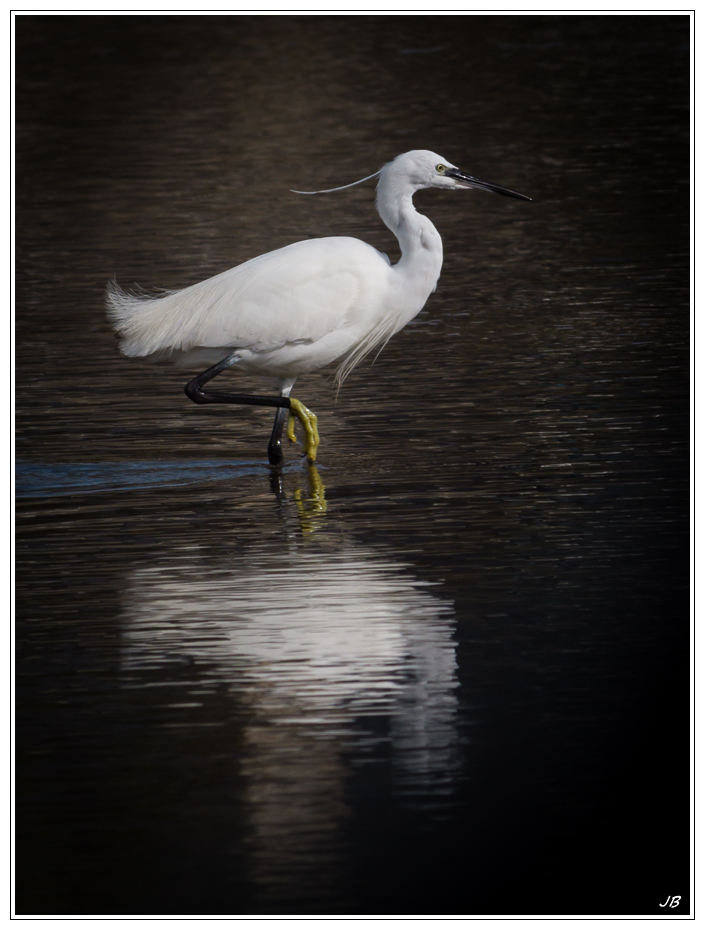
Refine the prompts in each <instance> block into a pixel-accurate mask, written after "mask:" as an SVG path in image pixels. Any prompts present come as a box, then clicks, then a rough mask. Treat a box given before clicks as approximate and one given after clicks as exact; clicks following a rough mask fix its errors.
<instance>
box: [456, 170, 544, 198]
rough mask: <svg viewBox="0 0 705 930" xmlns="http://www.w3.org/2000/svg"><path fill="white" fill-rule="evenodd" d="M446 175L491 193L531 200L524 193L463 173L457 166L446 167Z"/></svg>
mask: <svg viewBox="0 0 705 930" xmlns="http://www.w3.org/2000/svg"><path fill="white" fill-rule="evenodd" d="M445 175H446V177H449V178H455V179H456V181H462V182H463V184H467V185H468V187H476V188H477V189H478V190H481V191H492V193H493V194H502V196H503V197H514V199H515V200H531V197H527V196H526V194H518V193H517V192H516V191H511V190H509V188H508V187H501V186H500V185H499V184H493V183H492V182H491V181H483V180H482V178H474V177H472V175H470V174H463V172H462V171H458V169H457V168H446V170H445Z"/></svg>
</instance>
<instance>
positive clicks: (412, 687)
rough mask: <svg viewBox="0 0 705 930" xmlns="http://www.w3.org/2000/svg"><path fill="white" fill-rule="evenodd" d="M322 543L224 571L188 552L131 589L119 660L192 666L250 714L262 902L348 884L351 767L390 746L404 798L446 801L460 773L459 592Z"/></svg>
mask: <svg viewBox="0 0 705 930" xmlns="http://www.w3.org/2000/svg"><path fill="white" fill-rule="evenodd" d="M321 490H322V488H321ZM297 503H300V502H299V501H297ZM319 504H320V501H319ZM303 528H304V532H305V529H306V526H305V524H304V527H303ZM314 543H315V540H314V539H312V538H304V539H303V540H302V541H299V542H298V543H294V544H291V545H290V546H289V547H288V548H287V550H286V551H284V552H282V554H281V555H276V554H274V553H273V552H272V551H267V552H256V553H252V554H249V556H248V557H247V558H243V559H242V560H241V561H240V562H239V563H238V564H236V565H227V566H226V565H224V564H223V563H222V562H219V563H217V564H213V563H212V562H210V561H209V560H208V559H207V558H206V557H205V555H204V554H203V552H202V551H201V550H200V549H199V547H183V548H182V549H180V550H177V551H176V552H175V553H174V556H173V558H172V559H170V560H169V561H168V562H165V563H164V564H156V565H152V566H149V567H145V568H142V569H139V570H137V571H135V572H134V574H133V575H132V577H131V579H130V582H129V586H128V589H127V591H126V594H125V608H124V628H123V647H122V667H123V670H124V671H125V672H130V673H135V672H141V673H145V672H148V671H149V670H150V669H152V670H156V669H162V670H163V669H164V668H165V667H166V666H168V665H170V664H172V663H174V662H179V663H180V664H181V666H182V667H183V663H184V661H188V662H190V663H192V664H193V666H194V668H195V669H196V670H202V672H201V674H200V675H199V676H198V677H199V682H198V686H199V688H201V689H202V688H203V687H209V688H216V687H218V686H220V687H222V686H223V683H225V684H226V685H227V687H228V689H229V692H230V694H231V696H232V697H233V699H234V701H233V703H234V706H235V708H236V713H238V714H240V715H242V717H243V719H244V733H245V741H244V742H245V746H244V751H243V754H242V773H243V774H244V775H245V776H246V778H247V781H248V788H247V798H246V804H247V807H248V808H249V822H250V827H251V830H252V838H251V854H250V860H251V861H250V868H251V877H252V878H253V880H254V881H255V882H256V883H257V884H258V886H260V888H261V889H262V890H263V893H264V894H265V897H266V900H267V901H277V900H279V899H286V900H292V899H294V900H295V899H296V897H297V888H298V887H300V886H301V887H304V886H305V888H306V894H307V895H310V891H311V887H312V883H313V884H314V885H318V895H319V897H321V899H325V896H326V889H329V890H330V893H331V894H332V893H333V891H334V889H337V891H336V893H337V894H339V891H340V885H341V880H342V879H341V875H340V874H339V862H340V855H341V853H342V846H341V839H340V829H341V826H343V825H344V823H345V820H346V815H347V807H346V803H345V783H346V779H347V778H348V777H350V775H351V771H352V768H355V767H360V766H364V765H365V764H370V765H374V764H375V763H376V762H377V763H379V761H380V758H381V757H380V753H382V754H384V753H391V758H392V770H393V771H394V773H395V780H396V785H397V788H396V791H397V793H398V794H401V795H404V796H405V797H406V802H407V803H411V804H413V803H415V802H414V799H415V797H416V796H418V795H420V794H423V803H424V806H425V807H428V806H429V804H430V805H431V806H433V803H434V799H435V802H436V804H437V806H438V809H439V811H441V810H442V809H443V806H444V798H445V797H447V795H448V793H449V791H450V788H451V784H452V772H453V749H454V744H455V741H456V730H455V714H456V697H455V692H454V689H455V688H456V685H457V678H456V670H457V666H456V657H455V646H456V643H455V641H454V636H453V619H454V618H453V609H452V605H451V603H449V602H448V601H445V600H443V599H441V598H439V597H437V596H436V595H434V594H433V593H432V591H431V590H430V589H429V585H428V584H426V583H424V582H421V581H419V580H417V579H415V578H414V577H413V576H412V575H411V574H410V573H409V571H408V569H407V567H406V566H404V565H403V564H401V563H399V562H397V561H394V560H393V559H391V558H388V557H385V555H384V554H383V553H380V552H377V551H374V550H372V549H369V548H363V547H354V546H350V545H348V544H346V545H344V546H342V547H341V548H339V549H334V550H333V551H331V550H330V549H326V548H324V547H323V546H322V545H315V544H314ZM342 882H343V885H344V884H345V882H344V880H342Z"/></svg>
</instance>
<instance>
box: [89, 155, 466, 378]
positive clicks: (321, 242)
mask: <svg viewBox="0 0 705 930" xmlns="http://www.w3.org/2000/svg"><path fill="white" fill-rule="evenodd" d="M443 166H445V167H447V168H449V169H452V168H454V166H453V165H451V164H450V162H447V161H446V160H445V159H443V158H442V157H441V156H440V155H436V154H435V153H434V152H428V151H414V152H407V153H406V154H405V155H400V156H399V157H398V158H396V159H395V160H394V161H393V162H390V164H388V165H386V166H385V167H384V168H383V169H382V171H381V172H380V180H379V183H378V187H377V209H378V210H379V213H380V216H381V218H382V220H383V221H384V222H385V224H386V225H387V226H388V227H389V228H390V229H391V230H392V232H393V233H394V234H395V235H396V236H397V238H398V240H399V244H400V247H401V253H402V255H401V259H400V260H399V262H397V263H396V264H395V265H391V264H390V263H389V260H388V259H387V257H386V256H385V255H382V253H380V252H378V251H377V250H376V249H374V248H373V247H372V246H370V245H367V244H366V243H364V242H362V241H360V240H359V239H352V238H347V237H340V238H325V239H310V240H306V241H303V242H296V243H294V244H292V245H288V246H285V247H284V248H282V249H277V250H276V251H273V252H268V253H267V254H265V255H260V256H259V257H257V258H253V259H252V260H251V261H248V262H245V263H244V264H242V265H238V266H236V267H235V268H231V269H230V270H229V271H225V272H223V273H222V274H219V275H216V276H215V277H213V278H209V279H208V280H206V281H202V282H201V283H199V284H194V285H193V286H192V287H187V288H186V289H185V290H182V291H177V292H168V293H166V294H164V295H163V296H159V297H155V298H150V297H144V296H138V295H133V294H128V293H126V292H125V291H123V290H122V289H121V288H120V287H119V286H118V285H117V284H116V283H113V284H111V285H110V286H109V288H108V295H107V302H108V313H109V316H110V318H111V320H112V322H113V324H114V326H115V328H116V329H117V330H118V332H119V333H120V335H121V337H122V342H121V349H122V351H123V352H124V353H125V354H126V355H129V356H159V355H161V356H163V355H164V354H168V355H171V356H172V357H173V358H174V361H176V362H177V364H180V365H182V366H186V365H192V364H201V363H206V362H207V363H213V362H217V361H219V360H220V359H222V358H223V357H225V356H226V355H228V354H229V353H232V352H233V351H235V350H237V356H238V358H237V364H238V367H241V368H244V369H245V370H248V371H252V372H255V373H258V374H264V375H272V376H274V377H277V378H295V377H296V376H298V375H300V374H303V373H305V372H309V371H314V370H316V369H318V368H321V367H323V366H324V365H327V364H329V363H331V362H334V361H338V362H339V367H338V372H337V379H338V381H342V379H343V378H344V377H345V376H346V375H347V374H348V373H349V372H350V370H352V368H353V367H354V366H355V365H356V364H357V363H358V362H359V361H360V360H361V359H362V358H363V357H364V356H365V355H366V354H367V353H368V352H370V351H371V350H373V349H374V348H376V347H379V346H381V345H384V343H385V342H386V341H387V340H388V339H389V338H390V337H391V336H392V335H394V333H396V332H398V331H399V330H400V329H401V328H402V327H403V326H405V325H406V324H407V323H408V322H409V321H410V320H411V319H413V317H414V316H416V314H417V313H418V312H419V311H420V310H421V309H422V308H423V306H424V304H425V303H426V300H427V299H428V296H429V295H430V294H431V292H432V291H433V290H434V289H435V286H436V282H437V280H438V277H439V275H440V271H441V265H442V263H443V246H442V243H441V238H440V236H439V235H438V232H437V231H436V229H435V227H434V226H433V224H432V223H431V221H430V220H429V219H428V218H427V217H425V216H422V215H421V214H419V213H417V211H416V209H415V208H414V205H413V202H412V197H413V194H414V193H415V191H417V190H419V189H420V188H422V187H440V188H445V189H450V190H453V189H457V188H459V187H467V186H468V184H466V183H461V182H460V181H458V180H455V179H453V178H451V177H450V176H446V175H445V174H444V173H443V170H441V169H443Z"/></svg>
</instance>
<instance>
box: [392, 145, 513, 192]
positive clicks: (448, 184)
mask: <svg viewBox="0 0 705 930" xmlns="http://www.w3.org/2000/svg"><path fill="white" fill-rule="evenodd" d="M382 172H383V173H384V172H389V173H390V174H392V173H393V174H394V175H396V176H397V177H398V178H399V179H400V180H401V179H402V178H404V179H405V180H407V181H408V182H409V183H410V184H411V185H412V186H413V188H414V189H415V190H420V189H421V188H424V187H440V188H443V189H444V190H461V189H465V190H467V189H468V188H471V189H472V188H474V189H476V190H484V191H492V193H494V194H503V195H504V196H505V197H514V198H516V199H517V200H531V197H527V196H526V195H525V194H518V193H517V192H516V191H513V190H510V189H509V188H508V187H501V186H500V185H499V184H493V183H492V182H491V181H483V180H482V179H481V178H476V177H474V176H473V175H470V174H465V173H464V172H462V171H460V170H459V169H458V168H456V167H455V165H454V164H453V163H452V162H449V161H448V160H447V159H445V158H443V156H441V155H438V154H436V153H435V152H428V151H426V150H424V149H419V150H416V151H413V152H405V153H404V154H403V155H399V156H398V157H397V158H395V159H394V161H392V162H390V163H389V164H388V165H386V166H385V167H384V168H383V169H382Z"/></svg>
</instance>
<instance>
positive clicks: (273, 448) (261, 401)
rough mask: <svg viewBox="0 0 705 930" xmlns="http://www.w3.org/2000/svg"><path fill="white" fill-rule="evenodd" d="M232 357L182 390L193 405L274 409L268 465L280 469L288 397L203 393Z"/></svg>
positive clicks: (196, 378)
mask: <svg viewBox="0 0 705 930" xmlns="http://www.w3.org/2000/svg"><path fill="white" fill-rule="evenodd" d="M231 358H232V356H230V355H229V356H228V357H227V358H224V359H222V361H220V362H218V364H217V365H213V367H212V368H208V369H207V370H206V371H204V372H202V373H201V374H200V375H196V377H195V378H193V379H192V380H191V381H189V383H188V384H187V385H186V387H185V388H184V392H185V393H186V396H187V397H188V398H189V400H192V401H193V402H194V404H251V405H252V406H254V407H276V408H277V412H276V415H275V417H274V429H273V430H272V435H271V438H270V440H269V446H268V447H267V454H268V456H269V461H270V464H272V465H275V466H276V467H281V465H282V462H283V461H284V454H283V452H282V442H281V439H282V432H283V430H284V424H285V423H286V420H287V417H288V415H289V408H290V407H291V401H290V400H289V398H288V397H284V396H283V395H280V396H279V397H266V396H264V395H261V394H224V393H220V392H217V393H216V392H215V391H204V390H203V385H204V384H207V383H208V382H209V381H210V380H211V378H215V376H216V375H219V374H220V373H221V372H222V371H225V369H226V368H229V367H230V365H231V364H232V363H231Z"/></svg>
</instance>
